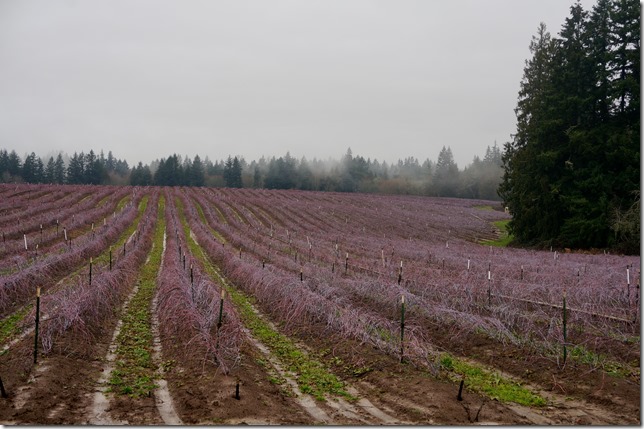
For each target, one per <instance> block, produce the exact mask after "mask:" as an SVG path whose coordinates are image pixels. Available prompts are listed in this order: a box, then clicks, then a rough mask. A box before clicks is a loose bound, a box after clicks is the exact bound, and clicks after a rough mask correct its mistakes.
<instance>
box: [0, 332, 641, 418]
mask: <svg viewBox="0 0 644 429" xmlns="http://www.w3.org/2000/svg"><path fill="white" fill-rule="evenodd" d="M111 325H112V326H114V325H115V321H114V322H113V323H112V324H111ZM108 334H109V332H108V330H106V331H105V332H104V333H103V334H102V336H101V337H102V338H109V335H108ZM434 334H436V333H434ZM448 340H450V341H451V349H452V350H456V351H459V350H460V352H461V353H462V354H464V355H467V356H469V357H470V358H472V357H476V359H477V360H479V361H480V362H483V363H487V364H495V366H496V367H497V368H498V367H501V368H503V370H504V372H505V373H508V374H511V375H514V376H522V375H523V377H522V378H523V380H524V381H526V382H529V383H531V384H532V385H534V386H535V388H537V389H539V390H540V392H541V393H542V394H543V395H544V396H545V397H547V398H548V399H549V401H550V402H549V405H548V406H545V407H534V408H527V407H522V406H518V405H512V404H503V403H500V402H498V401H496V400H491V399H489V398H486V397H483V396H481V395H479V394H476V393H473V392H470V391H469V390H468V389H467V387H466V389H465V392H464V394H463V401H458V400H457V398H456V397H457V392H458V384H455V383H453V382H450V381H446V380H443V379H438V378H436V377H434V376H433V375H432V374H430V373H429V372H427V371H424V370H421V369H419V368H415V367H414V366H413V365H412V364H409V363H404V364H400V362H398V361H397V360H396V359H394V358H392V357H388V356H384V355H383V354H382V353H380V352H378V351H377V350H374V349H373V348H371V347H369V346H366V345H361V344H357V343H356V342H353V341H349V340H346V339H340V338H335V337H333V336H329V335H328V334H327V333H326V332H324V331H323V330H319V331H317V332H308V333H302V334H300V335H299V341H300V342H302V343H303V344H305V346H303V347H306V348H307V349H309V350H311V352H312V353H313V354H314V355H315V356H316V357H318V358H320V359H321V360H323V361H325V362H326V363H327V364H328V365H329V367H330V368H331V369H332V370H333V371H334V372H335V373H336V374H338V375H339V376H340V377H341V378H343V379H344V380H345V381H346V382H347V383H348V385H349V386H352V387H353V388H355V389H356V392H357V395H358V397H359V398H362V399H367V400H368V401H369V402H370V404H371V405H370V406H373V407H375V410H373V411H377V413H381V414H382V415H384V416H386V417H389V419H385V418H380V420H379V418H376V417H373V416H374V415H378V414H377V413H373V414H372V415H367V413H365V412H364V410H366V408H362V409H360V410H358V408H357V407H356V405H355V404H346V406H344V407H343V406H338V405H337V403H335V405H334V402H333V401H328V402H327V403H323V402H320V401H316V404H317V406H318V407H319V408H320V409H322V410H324V412H326V413H327V415H328V416H329V417H330V421H328V422H327V423H331V424H337V425H345V424H350V425H361V424H386V423H393V424H421V425H427V424H439V425H470V424H491V423H494V424H504V425H526V424H539V425H543V424H565V425H576V424H601V425H613V424H619V425H624V424H633V425H635V424H640V404H639V399H640V393H639V383H638V382H635V381H633V380H630V379H627V378H616V377H610V376H606V375H602V372H601V371H599V370H597V371H589V370H588V369H587V368H583V367H576V366H573V365H571V366H568V367H566V368H564V369H557V368H556V367H554V368H553V364H552V362H549V361H547V360H544V359H539V358H537V357H530V356H527V357H524V358H520V357H519V355H517V353H519V352H520V351H519V350H513V349H512V348H507V347H504V348H502V349H499V345H498V344H495V343H493V342H492V341H490V340H486V339H485V338H483V337H479V338H476V337H474V336H470V337H460V339H459V340H458V343H456V342H454V341H453V339H449V338H443V339H442V341H443V342H447V341H448ZM437 343H440V338H438V339H437ZM107 346H108V344H107V341H105V340H104V341H102V342H101V341H97V342H95V343H94V344H93V345H92V346H91V348H90V349H87V347H88V346H86V347H85V349H84V350H83V352H82V353H79V352H76V351H74V350H77V349H78V348H79V347H78V344H75V342H74V339H73V338H65V339H62V340H59V341H58V346H57V347H56V348H55V350H53V351H52V352H51V353H50V354H49V355H47V356H41V357H39V362H38V364H37V365H36V366H34V365H33V336H31V337H30V338H27V339H26V340H25V341H23V342H22V343H20V344H19V345H17V346H16V347H14V348H12V349H11V350H10V351H9V352H8V353H5V354H4V355H3V356H1V357H0V377H2V380H3V382H4V387H5V389H6V390H7V392H8V394H9V397H8V398H1V399H0V423H2V424H48V425H57V424H66V425H73V424H88V423H90V422H91V421H92V419H93V418H95V416H92V415H91V414H92V411H91V410H92V400H93V395H94V392H95V391H96V390H97V389H98V383H97V380H98V379H99V377H100V374H101V371H102V370H103V358H101V356H104V355H105V353H106V351H107ZM465 350H467V353H465ZM88 356H92V357H91V358H88ZM274 375H275V374H274V372H273V371H272V370H271V369H270V365H268V364H267V363H266V362H265V359H263V357H262V356H261V354H260V353H259V352H258V351H257V350H256V349H255V348H252V347H251V346H249V345H247V346H245V347H244V349H243V350H242V359H241V363H240V364H239V365H238V366H237V367H236V369H235V370H234V371H233V373H232V374H230V375H228V376H224V375H223V374H220V373H218V372H217V370H216V368H214V367H213V366H212V365H211V364H208V363H206V364H204V362H203V361H202V359H201V357H199V356H190V355H186V356H185V359H183V360H182V361H181V362H179V363H176V362H172V363H169V364H168V365H167V371H166V372H165V373H164V377H165V379H166V380H167V381H168V383H169V386H170V392H171V394H172V398H173V402H174V406H175V408H176V410H177V413H178V415H179V416H180V418H181V420H182V422H183V423H184V424H193V425H194V424H198V425H220V424H243V423H246V424H289V425H312V424H319V423H320V421H319V420H316V419H315V418H314V417H313V416H312V415H311V414H310V413H308V412H307V411H306V410H305V409H304V408H303V407H302V405H301V402H300V401H299V398H297V397H296V396H295V395H294V393H293V392H292V390H291V389H289V388H288V387H287V386H286V385H285V384H276V383H275V382H274V380H275V377H274ZM272 380H273V381H272ZM237 381H239V386H240V390H239V392H240V396H239V399H236V398H235V389H236V384H237ZM108 398H110V406H109V408H108V412H109V414H110V418H111V419H112V420H113V421H115V422H121V423H127V424H135V425H146V424H163V420H162V419H161V417H160V414H159V412H158V410H157V408H156V406H155V401H154V398H153V397H149V398H136V399H135V398H130V397H128V396H116V397H115V396H113V395H108ZM340 404H341V402H340ZM361 413H362V414H361Z"/></svg>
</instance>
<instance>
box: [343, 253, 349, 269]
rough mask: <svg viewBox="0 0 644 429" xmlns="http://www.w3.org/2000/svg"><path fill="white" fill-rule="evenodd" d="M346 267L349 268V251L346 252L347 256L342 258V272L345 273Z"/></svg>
mask: <svg viewBox="0 0 644 429" xmlns="http://www.w3.org/2000/svg"><path fill="white" fill-rule="evenodd" d="M348 269H349V252H347V256H346V257H345V259H344V274H346V273H347V270H348Z"/></svg>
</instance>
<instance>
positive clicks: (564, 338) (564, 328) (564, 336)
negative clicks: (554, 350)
mask: <svg viewBox="0 0 644 429" xmlns="http://www.w3.org/2000/svg"><path fill="white" fill-rule="evenodd" d="M566 322H567V321H566V289H565V288H564V293H563V363H564V365H565V364H566V357H567V355H568V350H567V349H566V342H567V341H568V336H567V332H566Z"/></svg>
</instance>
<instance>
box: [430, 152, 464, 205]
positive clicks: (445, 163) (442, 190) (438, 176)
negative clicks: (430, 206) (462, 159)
mask: <svg viewBox="0 0 644 429" xmlns="http://www.w3.org/2000/svg"><path fill="white" fill-rule="evenodd" d="M458 180H459V172H458V166H457V165H456V163H455V162H454V155H453V154H452V149H451V148H450V147H448V148H445V146H443V148H442V149H441V151H440V153H439V154H438V160H437V161H436V168H435V170H434V185H435V187H436V192H437V195H438V196H439V197H455V196H457V192H458Z"/></svg>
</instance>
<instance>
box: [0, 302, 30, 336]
mask: <svg viewBox="0 0 644 429" xmlns="http://www.w3.org/2000/svg"><path fill="white" fill-rule="evenodd" d="M35 299H36V297H34V301H35ZM32 306H33V304H29V305H26V306H24V307H23V308H21V309H19V310H18V311H16V312H15V313H13V314H10V315H9V316H7V317H5V318H3V319H2V320H0V344H4V343H5V342H7V341H9V340H11V339H12V338H13V337H14V336H15V335H16V334H18V333H19V332H20V328H19V326H18V325H19V322H20V321H21V320H22V319H24V318H25V317H26V316H27V314H29V311H31V308H32Z"/></svg>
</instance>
